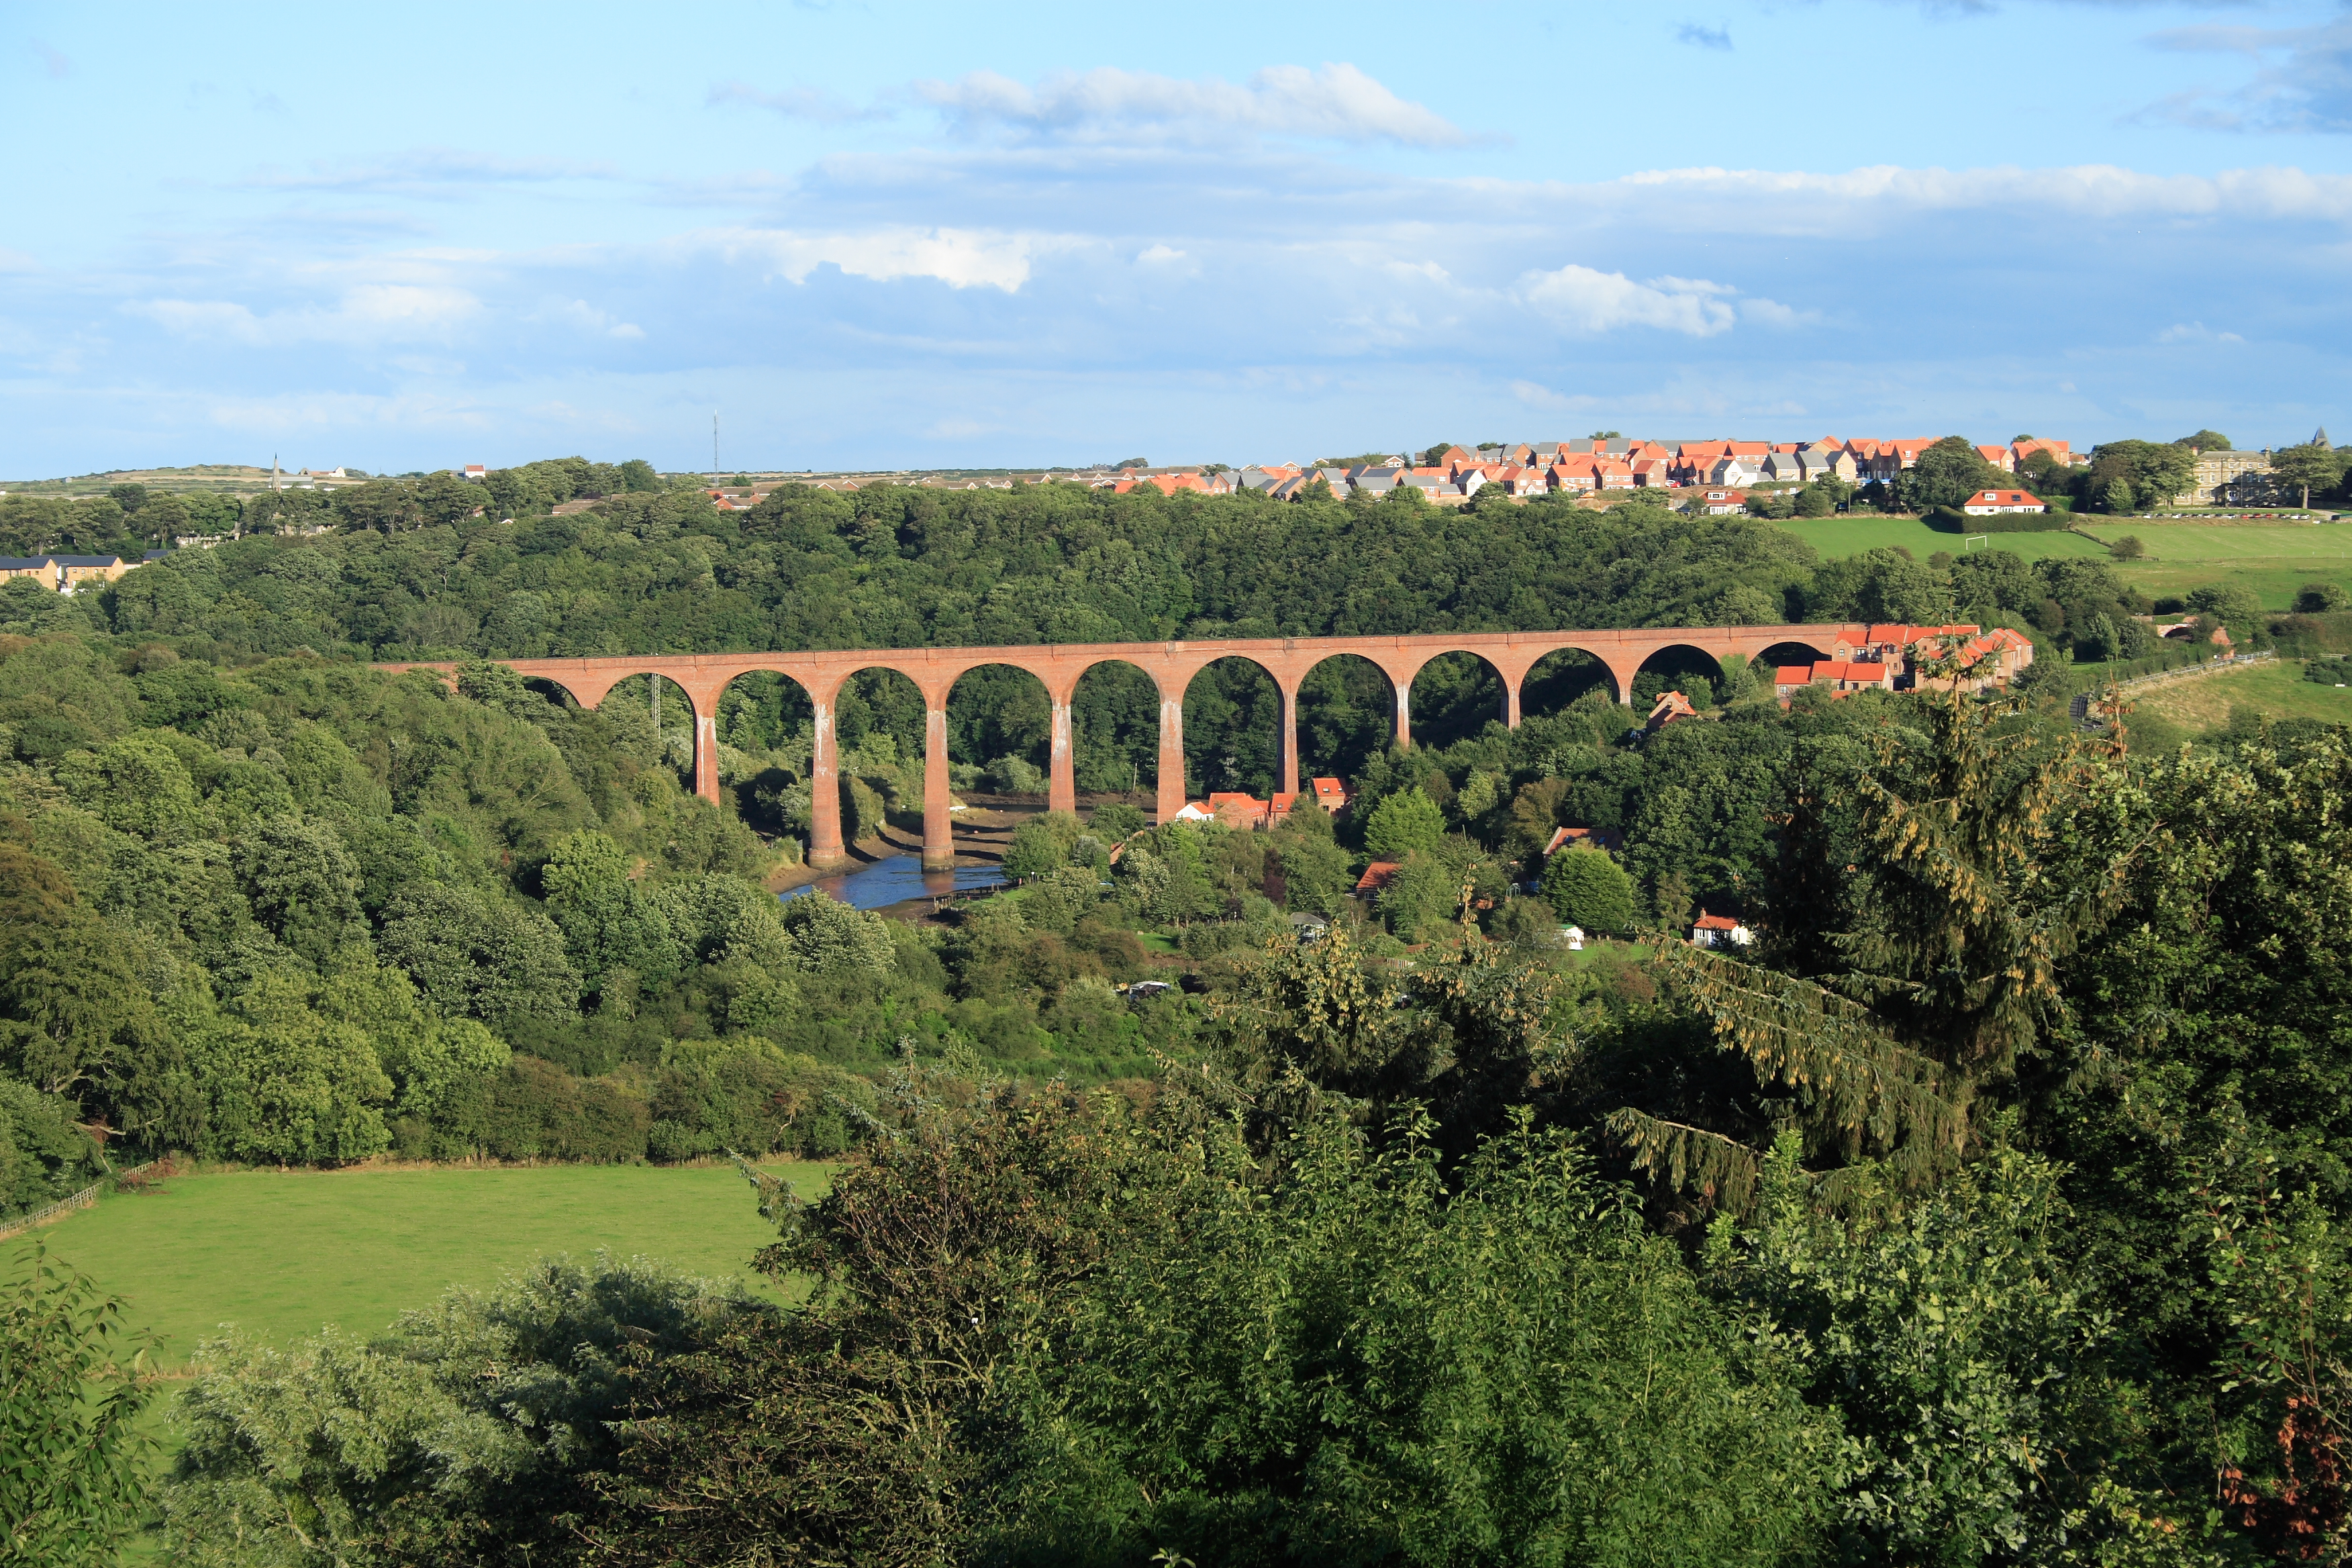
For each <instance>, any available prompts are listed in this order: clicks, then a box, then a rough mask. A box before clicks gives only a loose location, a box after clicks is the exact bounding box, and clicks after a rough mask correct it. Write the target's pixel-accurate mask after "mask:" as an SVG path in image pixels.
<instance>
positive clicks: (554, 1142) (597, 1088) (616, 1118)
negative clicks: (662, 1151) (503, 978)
mask: <svg viewBox="0 0 2352 1568" xmlns="http://www.w3.org/2000/svg"><path fill="white" fill-rule="evenodd" d="M484 1121H485V1125H484V1127H483V1139H482V1142H483V1144H484V1146H485V1147H486V1148H488V1151H489V1152H491V1153H492V1154H494V1155H496V1156H497V1157H498V1158H499V1159H501V1160H585V1161H589V1162H593V1163H604V1164H612V1163H625V1162H628V1161H635V1160H642V1159H644V1158H645V1155H646V1134H647V1133H648V1132H649V1131H651V1130H652V1126H653V1115H652V1113H651V1111H650V1110H649V1109H648V1107H647V1106H646V1101H645V1100H644V1099H643V1098H642V1097H640V1096H638V1095H635V1094H632V1093H630V1092H629V1091H628V1090H627V1089H625V1088H624V1087H623V1086H622V1085H621V1084H619V1083H617V1082H615V1081H614V1080H613V1079H583V1078H574V1077H573V1076H572V1074H570V1073H568V1072H565V1071H564V1070H563V1069H562V1068H560V1067H557V1066H556V1065H555V1064H554V1063H553V1062H545V1061H541V1060H540V1059H539V1058H537V1057H517V1058H514V1059H513V1060H512V1061H511V1062H509V1063H508V1064H507V1070H506V1072H505V1074H504V1075H503V1076H502V1077H501V1078H500V1079H499V1081H498V1082H497V1084H496V1085H495V1086H493V1087H492V1089H491V1090H490V1095H489V1104H488V1107H487V1108H486V1111H485V1116H484Z"/></svg>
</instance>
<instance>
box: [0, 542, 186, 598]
mask: <svg viewBox="0 0 2352 1568" xmlns="http://www.w3.org/2000/svg"><path fill="white" fill-rule="evenodd" d="M168 553H170V552H168V551H163V550H151V551H149V552H147V554H146V556H145V558H144V560H143V561H126V560H124V559H123V558H122V557H121V556H120V555H0V583H17V582H25V583H31V584H36V585H37V586H38V587H42V588H46V589H47V590H48V591H49V592H50V593H52V594H71V593H73V592H75V591H76V590H77V589H80V588H91V587H97V588H102V587H104V586H106V584H109V583H111V582H114V581H115V580H116V579H117V578H119V577H121V575H122V574H124V573H126V572H128V571H130V570H131V568H132V567H133V566H138V565H143V564H144V563H145V562H146V561H155V560H160V559H162V558H163V556H164V555H166V554H168Z"/></svg>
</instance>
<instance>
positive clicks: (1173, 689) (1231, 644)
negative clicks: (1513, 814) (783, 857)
mask: <svg viewBox="0 0 2352 1568" xmlns="http://www.w3.org/2000/svg"><path fill="white" fill-rule="evenodd" d="M1868 632H1869V628H1868V627H1867V626H1696V627H1694V626H1655V627H1641V628H1638V629H1632V630H1622V631H1556V632H1434V633H1428V634H1423V635H1415V636H1390V637H1241V638H1235V639H1234V640H1232V641H1228V642H1198V643H1185V642H1166V643H1071V644H1062V645H1056V646H1046V647H942V648H856V649H820V650H813V651H808V652H795V653H687V654H622V655H614V656H609V657H602V658H508V659H499V660H496V661H495V662H497V663H499V664H503V665H506V666H507V667H508V668H510V669H513V670H515V671H516V672H517V673H519V674H521V675H525V676H531V677H536V678H538V679H544V680H547V681H550V682H551V683H553V684H555V685H557V686H561V687H562V688H563V689H565V690H566V691H569V692H570V693H572V698H573V700H576V701H577V702H579V703H580V704H581V706H583V707H585V708H593V707H596V706H597V705H599V704H600V703H602V702H603V701H604V698H605V696H606V695H607V694H608V693H609V692H610V691H611V690H612V689H613V688H614V686H615V685H617V684H618V683H619V682H621V681H622V680H625V679H627V678H628V677H630V676H633V675H660V676H663V677H665V678H666V679H668V680H670V681H671V682H673V683H674V684H676V685H677V687H678V688H679V689H680V690H682V691H684V692H685V693H686V696H687V700H688V701H689V702H690V703H692V704H693V707H694V717H695V724H694V785H695V793H697V794H698V795H701V796H702V797H703V798H704V799H706V800H709V801H710V802H712V803H714V804H716V803H717V802H718V800H719V722H718V721H719V693H720V692H721V691H723V690H725V689H726V688H727V686H728V684H729V683H730V681H732V680H734V679H736V678H737V677H739V676H742V675H748V674H750V673H751V672H752V671H753V670H772V671H773V672H775V673H776V674H779V675H782V676H784V677H786V678H788V679H792V680H793V681H795V682H797V683H798V684H799V685H800V686H801V687H802V689H804V690H805V691H807V692H808V694H809V700H810V702H811V703H812V704H813V705H814V708H815V710H816V722H815V734H814V745H813V746H812V748H811V752H810V766H809V784H810V791H811V800H810V811H809V816H810V823H809V860H810V863H811V864H812V865H816V866H837V865H839V864H841V862H842V861H843V860H844V859H845V858H846V856H845V846H844V845H843V843H842V841H841V795H840V780H839V776H838V773H837V772H836V754H835V735H834V705H835V700H837V699H838V697H839V695H840V692H841V687H842V683H843V682H844V681H845V680H847V679H849V678H850V677H851V676H852V675H854V674H856V673H857V672H858V671H859V670H863V669H889V670H896V671H897V672H898V673H899V674H901V675H904V676H905V677H907V678H908V679H909V680H912V681H913V682H914V683H915V688H916V689H917V690H919V691H920V692H921V693H922V695H923V709H924V742H925V743H924V756H923V862H924V864H925V865H927V866H934V867H936V866H944V865H948V864H951V863H952V860H953V854H954V850H953V841H952V838H951V837H950V831H949V817H948V802H949V798H950V797H949V790H948V765H947V763H948V756H947V699H948V692H949V691H950V689H952V688H953V687H954V685H955V683H956V680H957V679H958V678H959V677H960V676H961V675H962V674H963V673H964V672H965V671H967V670H971V669H976V668H979V667H981V666H982V665H985V664H1003V665H1010V666H1012V667H1013V668H1015V669H1021V670H1026V671H1027V672H1028V673H1030V674H1032V675H1034V676H1035V677H1037V679H1040V680H1041V681H1043V682H1044V683H1045V694H1046V699H1047V700H1048V702H1049V703H1050V704H1051V707H1052V710H1053V752H1052V763H1051V768H1050V773H1049V784H1048V788H1047V794H1046V803H1047V805H1049V806H1050V807H1051V808H1053V809H1055V810H1061V811H1069V810H1075V809H1076V805H1077V788H1076V773H1075V769H1074V763H1073V756H1072V743H1073V738H1072V735H1071V715H1070V704H1071V701H1072V700H1073V699H1074V698H1075V697H1076V692H1077V686H1078V678H1079V677H1080V676H1081V675H1083V674H1085V673H1086V672H1087V670H1088V669H1090V668H1093V667H1094V666H1096V665H1097V664H1106V663H1113V662H1116V663H1122V664H1130V665H1133V666H1134V667H1135V668H1138V669H1140V670H1141V671H1143V673H1144V674H1146V675H1147V676H1150V678H1151V679H1152V681H1153V682H1154V683H1155V684H1156V685H1157V686H1158V688H1159V689H1160V788H1159V799H1158V803H1157V804H1158V805H1159V810H1160V820H1161V821H1163V822H1164V821H1167V820H1169V819H1170V818H1171V817H1173V816H1175V814H1176V813H1177V812H1178V811H1181V809H1183V805H1184V783H1183V781H1184V691H1185V689H1186V688H1187V687H1188V686H1190V685H1191V684H1192V678H1193V677H1194V676H1196V675H1198V674H1199V673H1200V672H1201V671H1202V669H1204V668H1207V667H1208V666H1210V665H1211V664H1213V663H1215V662H1216V661H1217V660H1219V659H1222V658H1246V659H1248V660H1250V661H1251V662H1252V663H1254V664H1256V665H1257V666H1259V667H1260V668H1263V669H1264V670H1265V672H1266V674H1268V675H1269V676H1271V677H1272V678H1273V679H1274V682H1275V684H1276V687H1278V688H1279V689H1281V692H1282V723H1283V740H1282V777H1281V780H1280V783H1281V784H1282V787H1283V788H1284V789H1285V790H1296V789H1297V787H1298V687H1299V683H1300V682H1301V681H1302V680H1304V679H1306V676H1307V671H1308V670H1310V669H1312V668H1314V667H1315V666H1316V665H1318V664H1319V663H1321V662H1322V661H1323V660H1324V659H1327V658H1330V657H1331V656H1332V655H1334V654H1343V653H1345V654H1354V655H1356V656H1357V657H1359V658H1365V659H1369V660H1370V661H1371V662H1372V663H1373V664H1375V665H1377V666H1379V667H1380V668H1381V670H1382V671H1384V672H1385V673H1386V674H1387V675H1388V677H1389V680H1390V683H1391V685H1392V686H1393V687H1394V688H1395V689H1396V691H1397V736H1398V740H1399V741H1400V742H1402V743H1405V744H1410V743H1411V741H1412V731H1411V693H1412V678H1413V677H1414V676H1415V675H1417V674H1419V673H1420V671H1421V668H1422V666H1423V665H1425V664H1427V663H1428V662H1429V661H1430V660H1431V659H1433V658H1436V657H1437V656H1438V655H1440V654H1446V653H1467V654H1474V655H1475V656H1476V657H1478V658H1482V659H1484V660H1486V663H1487V664H1489V665H1491V666H1492V667H1493V668H1494V669H1495V671H1496V674H1497V675H1498V676H1500V677H1501V678H1502V682H1503V690H1504V693H1505V711H1506V717H1507V722H1509V723H1510V724H1512V725H1514V726H1516V725H1517V723H1518V721H1519V689H1520V687H1521V685H1522V684H1523V683H1524V682H1525V681H1526V679H1527V677H1528V671H1529V670H1530V669H1532V668H1534V667H1535V664H1536V662H1537V661H1538V659H1540V658H1543V657H1544V656H1545V655H1546V654H1550V653H1557V652H1559V651H1560V650H1561V649H1563V648H1572V649H1574V650H1576V651H1577V652H1580V653H1582V654H1585V655H1587V656H1589V657H1591V658H1595V659H1598V660H1599V661H1600V662H1601V664H1602V665H1603V666H1605V667H1606V668H1607V669H1608V671H1609V675H1610V679H1611V680H1612V682H1613V683H1614V684H1615V687H1616V696H1617V700H1618V701H1620V702H1630V701H1632V700H1633V676H1634V674H1635V672H1636V671H1638V670H1639V669H1640V668H1642V664H1643V661H1644V660H1646V659H1647V658H1650V657H1651V656H1652V655H1653V654H1655V653H1658V652H1660V651H1662V650H1664V649H1665V648H1669V647H1691V648H1696V649H1697V650H1698V651H1700V652H1702V653H1705V654H1707V655H1708V656H1710V657H1712V658H1715V659H1717V661H1718V662H1720V660H1721V659H1722V658H1724V657H1725V656H1727V655H1730V654H1737V655H1738V656H1739V657H1740V658H1746V659H1753V658H1755V657H1756V655H1758V654H1759V653H1761V652H1762V651H1763V650H1764V649H1766V648H1768V647H1772V646H1773V645H1774V644H1776V643H1785V642H1796V643H1804V644H1806V645H1807V646H1809V647H1825V646H1826V647H1827V648H1828V650H1829V655H1830V657H1831V658H1846V657H1848V654H1849V652H1850V650H1851V649H1852V648H1853V647H1854V646H1855V645H1857V644H1860V643H1862V642H1864V641H1865V640H1866V638H1867V634H1868ZM375 668H378V669H384V670H407V669H426V670H433V671H436V672H438V673H439V674H441V675H442V676H443V677H444V679H449V680H451V681H453V682H454V680H455V677H456V673H457V665H456V664H454V663H425V662H418V663H402V664H380V665H377V666H376V667H375ZM1171 759H1172V766H1171Z"/></svg>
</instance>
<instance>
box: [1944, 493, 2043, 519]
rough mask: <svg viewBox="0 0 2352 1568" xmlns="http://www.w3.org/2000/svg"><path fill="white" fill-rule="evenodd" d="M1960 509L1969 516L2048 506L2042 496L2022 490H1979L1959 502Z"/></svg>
mask: <svg viewBox="0 0 2352 1568" xmlns="http://www.w3.org/2000/svg"><path fill="white" fill-rule="evenodd" d="M1960 510H1962V511H1964V512H1966V513H1968V514H1969V516H1970V517H1994V516H1998V515H2000V513H2003V512H2013V511H2032V512H2045V511H2048V510H2050V508H2049V507H2048V506H2047V505H2046V504H2044V502H2043V501H2042V498H2041V497H2040V496H2037V495H2031V494H2028V493H2027V492H2026V491H2024V490H1979V491H1978V492H1977V493H1976V494H1974V495H1972V496H1970V497H1969V499H1968V500H1965V501H1962V502H1961V503H1960Z"/></svg>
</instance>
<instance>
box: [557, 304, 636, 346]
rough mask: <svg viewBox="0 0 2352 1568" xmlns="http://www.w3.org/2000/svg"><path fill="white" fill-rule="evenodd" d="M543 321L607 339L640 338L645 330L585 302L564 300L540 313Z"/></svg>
mask: <svg viewBox="0 0 2352 1568" xmlns="http://www.w3.org/2000/svg"><path fill="white" fill-rule="evenodd" d="M541 315H542V317H543V318H544V319H547V320H550V321H564V322H567V323H569V324H570V325H572V326H574V327H577V328H579V329H580V330H581V331H584V332H593V333H596V334H599V335H601V336H604V337H608V338H642V337H644V336H645V335H646V330H645V329H644V328H643V327H640V326H637V325H636V324H635V323H634V322H631V321H622V320H621V319H620V318H619V317H617V316H614V315H612V314H610V313H608V312H606V311H604V310H598V309H596V308H595V307H594V306H593V305H591V304H590V303H588V301H587V300H562V301H561V302H559V303H557V304H554V305H551V306H550V307H549V308H548V309H547V310H544V311H542V312H541Z"/></svg>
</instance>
